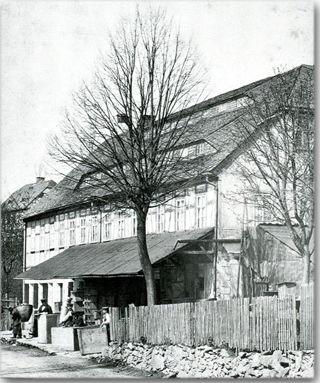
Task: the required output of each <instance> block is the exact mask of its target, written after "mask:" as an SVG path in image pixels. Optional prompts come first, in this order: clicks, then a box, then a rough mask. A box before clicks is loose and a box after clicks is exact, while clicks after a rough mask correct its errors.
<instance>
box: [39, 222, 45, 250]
mask: <svg viewBox="0 0 320 383" xmlns="http://www.w3.org/2000/svg"><path fill="white" fill-rule="evenodd" d="M44 248H45V227H44V226H41V227H40V251H44Z"/></svg>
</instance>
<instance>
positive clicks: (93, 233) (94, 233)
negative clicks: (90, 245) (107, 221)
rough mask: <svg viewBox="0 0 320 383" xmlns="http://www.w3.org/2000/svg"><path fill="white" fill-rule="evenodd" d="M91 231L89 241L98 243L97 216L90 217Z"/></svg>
mask: <svg viewBox="0 0 320 383" xmlns="http://www.w3.org/2000/svg"><path fill="white" fill-rule="evenodd" d="M91 229H92V231H91V241H92V242H98V217H97V216H94V217H92V221H91Z"/></svg>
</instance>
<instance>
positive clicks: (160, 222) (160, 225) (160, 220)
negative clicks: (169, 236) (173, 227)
mask: <svg viewBox="0 0 320 383" xmlns="http://www.w3.org/2000/svg"><path fill="white" fill-rule="evenodd" d="M164 219H165V206H164V205H160V206H157V232H158V233H162V232H163V231H164Z"/></svg>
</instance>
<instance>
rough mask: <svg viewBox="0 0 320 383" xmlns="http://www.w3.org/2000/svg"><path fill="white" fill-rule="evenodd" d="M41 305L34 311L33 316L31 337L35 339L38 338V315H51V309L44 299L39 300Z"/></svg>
mask: <svg viewBox="0 0 320 383" xmlns="http://www.w3.org/2000/svg"><path fill="white" fill-rule="evenodd" d="M40 301H41V305H40V306H39V307H38V309H37V310H35V314H34V321H33V331H32V336H34V337H37V336H38V320H39V317H40V314H52V308H51V306H50V305H48V303H47V299H46V298H42V299H40Z"/></svg>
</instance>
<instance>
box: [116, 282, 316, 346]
mask: <svg viewBox="0 0 320 383" xmlns="http://www.w3.org/2000/svg"><path fill="white" fill-rule="evenodd" d="M301 291H302V293H301V310H300V334H301V335H300V342H299V339H298V331H297V327H298V325H297V324H298V323H299V322H298V316H297V308H296V307H297V305H296V299H295V297H294V296H292V295H291V296H288V297H284V298H282V299H278V298H277V297H256V298H241V299H230V300H221V301H201V302H191V303H179V304H168V305H155V306H151V307H148V306H140V307H129V308H128V309H126V311H125V313H124V317H122V318H120V316H121V315H120V309H119V308H112V309H111V328H110V330H111V340H116V341H119V342H125V341H131V342H141V341H146V342H147V343H150V344H184V345H187V346H198V345H205V344H207V345H214V346H221V345H223V344H227V345H228V346H229V347H230V348H235V349H237V350H252V351H253V350H259V351H268V350H277V349H278V350H284V351H286V350H298V349H301V348H302V349H306V348H308V349H312V348H313V334H314V332H313V315H314V310H313V295H312V294H311V293H310V291H311V288H310V287H305V288H304V289H302V290H301ZM312 291H313V290H312Z"/></svg>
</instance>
